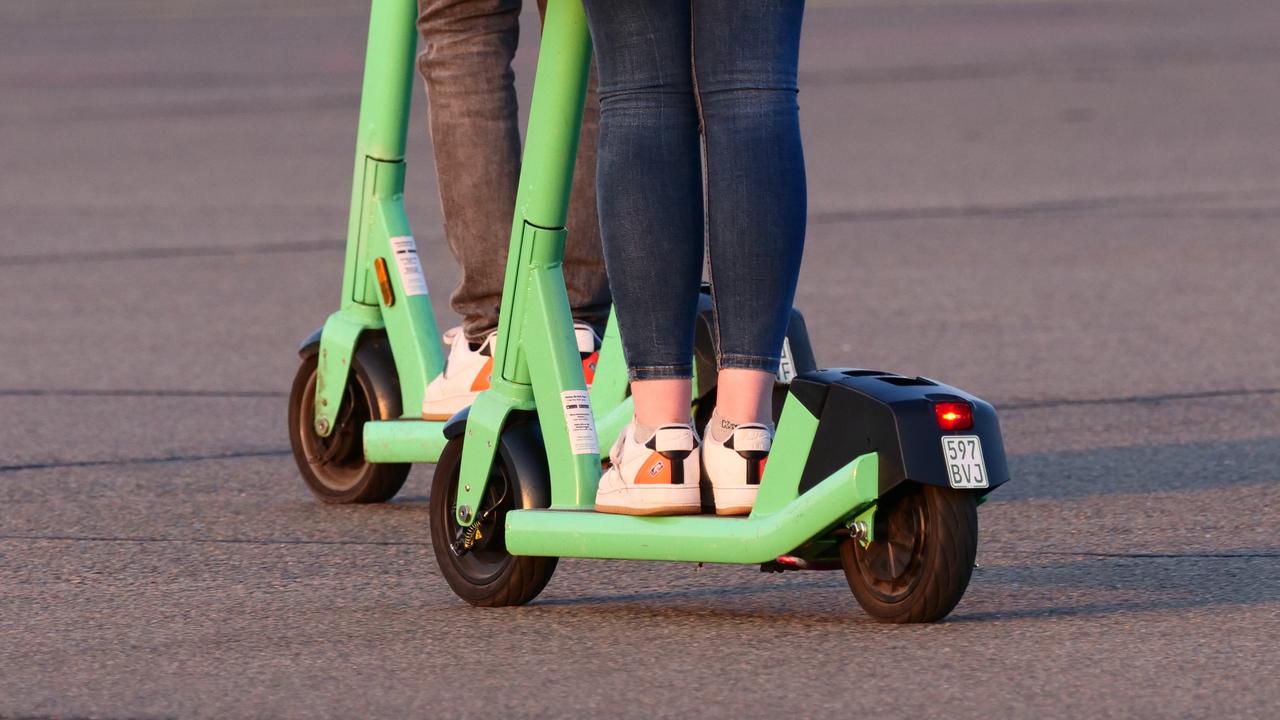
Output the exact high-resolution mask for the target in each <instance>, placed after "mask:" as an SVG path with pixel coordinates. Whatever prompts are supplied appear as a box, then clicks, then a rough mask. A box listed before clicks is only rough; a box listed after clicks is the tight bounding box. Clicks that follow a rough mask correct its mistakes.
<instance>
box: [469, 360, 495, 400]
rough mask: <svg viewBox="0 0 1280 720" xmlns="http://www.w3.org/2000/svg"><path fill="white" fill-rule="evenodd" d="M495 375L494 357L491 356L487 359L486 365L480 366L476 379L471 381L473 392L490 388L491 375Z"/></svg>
mask: <svg viewBox="0 0 1280 720" xmlns="http://www.w3.org/2000/svg"><path fill="white" fill-rule="evenodd" d="M491 375H493V358H492V357H490V358H489V359H488V360H486V361H485V363H484V367H482V368H480V372H479V374H477V375H476V379H475V381H474V382H472V383H471V392H480V391H481V390H488V389H489V376H491Z"/></svg>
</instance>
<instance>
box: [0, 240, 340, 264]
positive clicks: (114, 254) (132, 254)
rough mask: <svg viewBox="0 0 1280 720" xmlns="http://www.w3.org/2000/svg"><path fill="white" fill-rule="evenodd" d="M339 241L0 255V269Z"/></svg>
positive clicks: (303, 248) (264, 250)
mask: <svg viewBox="0 0 1280 720" xmlns="http://www.w3.org/2000/svg"><path fill="white" fill-rule="evenodd" d="M342 247H343V242H342V241H341V240H297V241H293V242H279V243H270V244H266V243H263V244H258V245H196V246H192V247H149V248H130V249H125V250H101V251H98V252H77V253H52V254H48V255H0V267H27V266H31V265H59V264H64V263H76V264H79V263H84V262H108V261H112V260H163V259H171V258H204V257H224V256H229V255H274V254H278V253H296V252H322V251H335V250H341V249H342Z"/></svg>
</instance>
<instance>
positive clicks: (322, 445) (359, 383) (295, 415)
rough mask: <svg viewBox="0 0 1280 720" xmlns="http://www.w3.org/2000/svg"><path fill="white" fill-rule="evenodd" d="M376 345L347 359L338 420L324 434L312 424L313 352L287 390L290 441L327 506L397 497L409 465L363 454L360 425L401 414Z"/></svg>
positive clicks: (314, 491) (300, 465)
mask: <svg viewBox="0 0 1280 720" xmlns="http://www.w3.org/2000/svg"><path fill="white" fill-rule="evenodd" d="M389 363H390V359H389V358H386V359H383V358H381V357H380V354H379V353H378V352H377V348H361V349H360V350H359V351H357V352H356V355H355V357H354V358H352V362H351V371H350V373H349V374H348V378H347V387H346V388H345V389H344V390H343V392H342V404H341V405H340V406H339V409H338V417H337V421H336V422H335V423H334V427H333V431H332V432H330V433H329V435H328V437H321V436H320V435H318V434H317V433H316V431H315V429H314V427H313V424H312V423H313V418H314V417H315V398H316V367H317V365H318V362H317V359H316V355H315V354H310V355H307V356H305V357H304V358H303V360H302V364H301V365H299V366H298V372H297V374H296V375H295V376H294V378H293V388H292V390H291V392H290V393H289V444H290V446H291V447H292V449H293V458H294V461H295V462H296V463H297V465H298V472H300V473H301V474H302V479H303V480H304V481H305V482H306V483H307V487H308V488H309V489H310V490H311V493H312V494H313V495H315V496H316V498H318V499H319V500H321V501H322V502H326V503H331V504H342V503H376V502H385V501H387V500H390V499H391V498H393V497H395V494H396V493H397V492H399V491H400V488H401V486H403V485H404V481H405V479H406V478H407V477H408V476H409V468H410V467H411V466H410V465H409V464H407V463H396V464H381V463H371V462H369V461H367V460H365V457H364V424H365V423H366V422H368V421H370V420H390V419H392V418H395V417H398V416H399V414H400V413H399V406H400V388H399V386H398V384H397V383H395V382H394V380H393V378H394V375H395V370H394V366H392V367H390V368H388V367H384V365H385V364H389Z"/></svg>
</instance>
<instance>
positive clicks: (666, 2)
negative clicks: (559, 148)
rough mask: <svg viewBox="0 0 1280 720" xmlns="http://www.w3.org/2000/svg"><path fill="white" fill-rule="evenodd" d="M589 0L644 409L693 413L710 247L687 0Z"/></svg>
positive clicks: (626, 336) (621, 288) (633, 363)
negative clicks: (699, 314) (696, 339)
mask: <svg viewBox="0 0 1280 720" xmlns="http://www.w3.org/2000/svg"><path fill="white" fill-rule="evenodd" d="M585 5H586V10H587V19H588V24H589V25H590V26H591V35H592V41H593V44H594V46H595V49H596V62H597V65H598V67H599V73H600V149H599V161H598V168H599V169H598V173H599V175H598V179H597V187H598V192H599V197H598V203H599V207H600V223H601V228H602V232H603V240H604V250H605V259H606V266H607V267H608V270H609V281H610V286H611V287H612V288H613V296H614V301H615V309H616V312H617V316H618V325H619V328H620V330H621V332H622V343H623V349H624V352H625V354H626V357H627V365H628V368H629V371H630V374H631V379H632V384H631V391H632V395H633V397H634V398H635V407H636V417H637V420H638V421H639V422H640V424H641V425H646V426H650V427H657V426H659V425H662V424H666V423H687V422H688V421H689V397H690V385H689V378H690V377H691V375H692V358H693V334H694V318H695V314H696V311H697V293H698V283H699V281H700V279H701V277H702V257H703V241H702V237H703V216H702V170H701V165H700V161H699V156H698V152H699V151H698V148H699V139H698V117H697V110H696V108H695V107H694V103H693V94H692V91H693V86H692V77H691V72H690V58H689V27H690V26H689V3H688V0H647V1H646V2H643V3H631V2H626V3H622V2H611V1H609V0H588V2H586V3H585Z"/></svg>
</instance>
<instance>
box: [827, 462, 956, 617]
mask: <svg viewBox="0 0 1280 720" xmlns="http://www.w3.org/2000/svg"><path fill="white" fill-rule="evenodd" d="M875 538H876V539H875V541H874V542H871V543H869V544H867V546H866V547H863V546H862V544H861V543H860V542H858V541H857V540H853V539H849V540H845V541H844V542H843V543H841V545H840V564H841V566H843V568H844V575H845V579H846V580H848V582H849V589H850V590H852V591H853V595H854V597H856V598H857V599H858V604H859V605H861V606H862V609H863V610H865V611H866V612H867V614H868V615H870V616H871V617H873V618H875V619H876V620H878V621H880V622H887V623H924V622H935V621H937V620H941V619H942V618H944V617H946V615H947V613H950V612H951V610H952V609H954V608H955V606H956V604H957V603H959V602H960V598H961V597H962V596H963V595H964V591H965V589H966V588H967V587H968V586H969V578H970V576H971V575H972V574H973V561H974V558H975V556H976V555H977V548H978V511H977V502H976V501H975V499H974V496H973V494H972V493H968V492H961V491H958V490H953V489H951V488H943V487H935V486H933V485H920V484H917V483H906V484H904V485H902V486H900V487H898V488H896V489H895V490H894V491H893V492H891V493H890V494H889V495H887V496H886V497H885V498H883V499H882V500H881V501H880V507H879V508H878V510H877V512H876V528H875Z"/></svg>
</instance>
